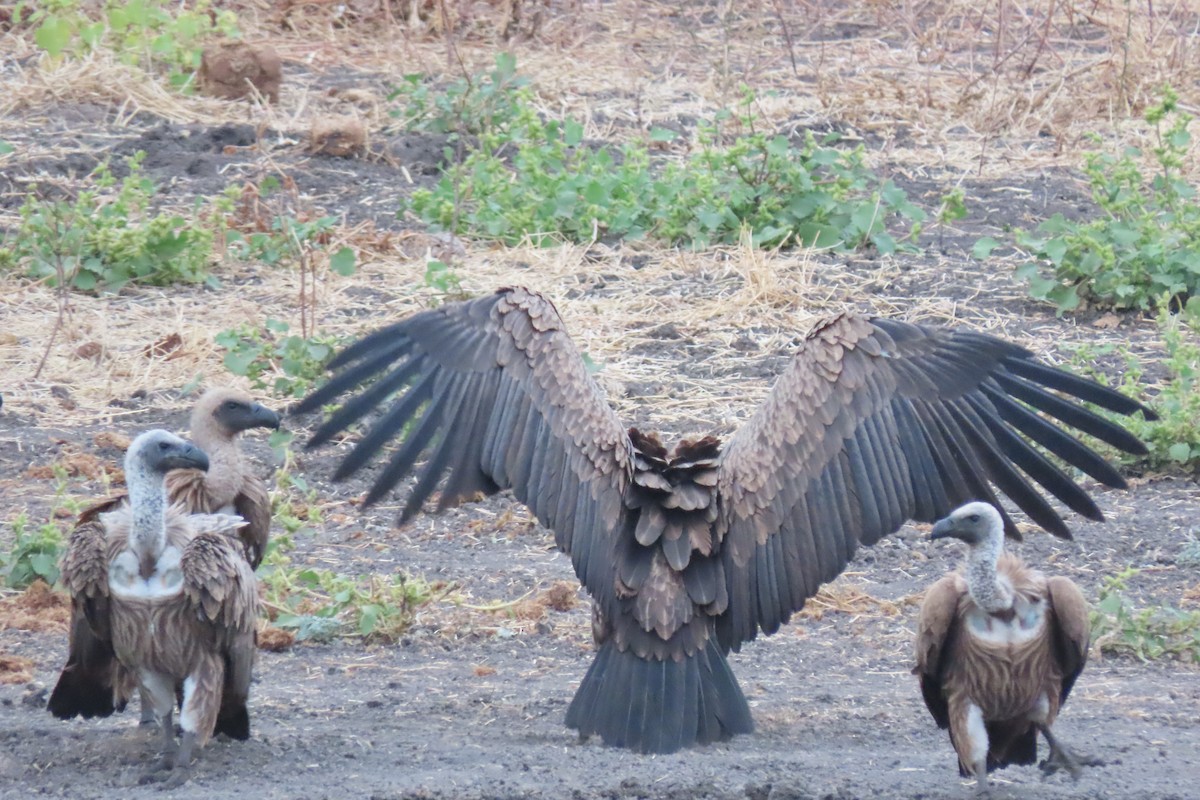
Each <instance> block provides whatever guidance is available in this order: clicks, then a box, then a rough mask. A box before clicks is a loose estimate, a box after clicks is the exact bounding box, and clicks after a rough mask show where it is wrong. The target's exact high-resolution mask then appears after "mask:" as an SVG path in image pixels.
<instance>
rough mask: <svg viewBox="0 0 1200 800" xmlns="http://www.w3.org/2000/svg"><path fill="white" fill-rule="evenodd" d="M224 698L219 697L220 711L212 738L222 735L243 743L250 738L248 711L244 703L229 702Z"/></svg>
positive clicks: (243, 701) (224, 696)
mask: <svg viewBox="0 0 1200 800" xmlns="http://www.w3.org/2000/svg"><path fill="white" fill-rule="evenodd" d="M226 697H227V695H223V696H222V697H221V710H220V711H218V712H217V724H216V725H214V726H213V736H216V735H217V734H218V733H223V734H225V735H226V736H228V737H229V738H230V739H240V740H242V741H245V740H246V739H249V738H250V711H249V710H248V709H247V708H246V701H245V700H244V699H243V700H242V701H241V702H229V701H227V700H226Z"/></svg>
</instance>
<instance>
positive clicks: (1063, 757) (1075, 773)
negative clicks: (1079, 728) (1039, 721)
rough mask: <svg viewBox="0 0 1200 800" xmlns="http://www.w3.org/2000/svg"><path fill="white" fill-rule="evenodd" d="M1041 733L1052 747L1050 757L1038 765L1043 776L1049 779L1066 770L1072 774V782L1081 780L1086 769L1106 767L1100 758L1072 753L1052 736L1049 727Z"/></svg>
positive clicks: (1044, 728)
mask: <svg viewBox="0 0 1200 800" xmlns="http://www.w3.org/2000/svg"><path fill="white" fill-rule="evenodd" d="M1041 731H1042V735H1043V736H1045V737H1046V741H1047V743H1049V745H1050V755H1049V756H1047V757H1046V760H1045V761H1043V762H1042V763H1040V764H1038V768H1039V769H1040V770H1041V771H1042V774H1043V776H1046V777H1048V776H1050V775H1053V774H1055V773H1056V772H1058V771H1059V770H1066V771H1067V772H1068V773H1070V775H1071V779H1072V780H1079V776H1080V775H1082V774H1083V768H1084V767H1102V766H1104V762H1103V761H1101V760H1100V759H1098V758H1094V757H1092V756H1086V755H1079V754H1077V753H1075V752H1074V751H1072V750H1071V748H1069V747H1067V746H1066V745H1065V744H1063V743H1062V742H1061V741H1060V740H1059V739H1058V738H1057V737H1056V736H1055V735H1054V734H1052V733H1051V732H1050V729H1049V728H1048V727H1043V728H1042V729H1041Z"/></svg>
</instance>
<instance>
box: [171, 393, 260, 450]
mask: <svg viewBox="0 0 1200 800" xmlns="http://www.w3.org/2000/svg"><path fill="white" fill-rule="evenodd" d="M279 421H280V420H279V414H277V413H276V412H274V411H272V410H271V409H269V408H267V407H266V406H264V405H262V404H260V403H256V402H254V399H253V398H252V397H250V395H248V394H246V393H244V392H239V391H237V390H235V389H209V390H208V391H207V392H205V393H204V395H203V396H201V398H200V400H199V401H198V402H197V403H196V407H195V409H194V410H193V411H192V422H191V425H192V435H193V436H195V437H196V438H197V439H203V440H208V439H218V440H221V441H232V440H233V439H234V438H235V437H236V436H237V435H238V434H239V433H242V432H243V431H248V430H250V429H251V428H270V429H271V430H279Z"/></svg>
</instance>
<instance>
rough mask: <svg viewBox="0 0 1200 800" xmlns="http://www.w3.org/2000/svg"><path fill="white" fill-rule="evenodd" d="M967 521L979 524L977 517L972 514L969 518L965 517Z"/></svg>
mask: <svg viewBox="0 0 1200 800" xmlns="http://www.w3.org/2000/svg"><path fill="white" fill-rule="evenodd" d="M967 519H969V520H971V522H979V515H978V514H972V515H971V516H969V517H967Z"/></svg>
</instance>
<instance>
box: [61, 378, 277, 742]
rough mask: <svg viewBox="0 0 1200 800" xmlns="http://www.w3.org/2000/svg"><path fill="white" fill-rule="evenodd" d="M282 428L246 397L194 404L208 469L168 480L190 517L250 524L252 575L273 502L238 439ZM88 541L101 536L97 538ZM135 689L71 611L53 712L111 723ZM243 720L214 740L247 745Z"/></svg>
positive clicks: (246, 541) (86, 520)
mask: <svg viewBox="0 0 1200 800" xmlns="http://www.w3.org/2000/svg"><path fill="white" fill-rule="evenodd" d="M279 423H280V419H279V414H277V413H276V412H274V411H272V410H271V409H269V408H266V407H264V406H262V405H260V404H259V403H257V402H255V401H254V399H253V398H251V397H250V396H249V395H247V394H245V393H243V392H239V391H237V390H234V389H224V388H221V389H210V390H209V391H207V392H205V393H204V394H203V395H202V396H201V397H200V399H199V400H198V401H197V402H196V406H195V408H193V409H192V415H191V433H192V438H193V439H195V441H196V444H197V446H199V447H200V448H201V450H203V451H204V452H205V453H206V454H207V455H208V458H209V468H208V470H207V471H205V470H199V469H177V470H173V471H171V472H170V473H169V474H168V475H167V477H166V486H167V494H168V498H169V500H170V502H171V503H172V504H173V505H176V506H178V507H180V508H181V509H182V510H184V511H186V512H187V513H191V514H200V513H225V514H237V515H238V516H240V517H242V518H243V519H244V520H246V523H247V524H246V525H245V526H244V527H242V528H241V529H240V530H238V531H237V532H236V534H237V536H238V538H239V539H240V540H241V544H242V548H243V550H244V553H245V558H246V559H247V560H248V561H249V562H250V566H251V568H252V569H255V568H257V567H258V564H259V562H260V561H262V557H263V553H264V551H265V550H266V547H267V539H268V536H269V535H270V527H271V497H270V494H269V492H268V491H267V485H266V483H265V482H264V481H263V480H262V479H261V478H259V477H258V476H257V475H255V474H254V473H253V472H252V471H251V470H250V466H249V465H248V464H247V463H246V461H245V456H244V454H243V453H242V448H241V445H240V444H239V439H240V437H241V434H242V433H243V432H245V431H248V430H251V429H253V428H272V429H278V428H279ZM125 499H126V493H124V492H121V493H118V494H114V495H112V496H111V497H108V498H105V499H104V500H102V501H100V502H99V503H96V504H95V505H93V506H91V507H90V508H88V509H86V510H84V511H83V513H82V514H80V516H79V520H78V521H77V522H76V525H75V531H76V533H78V532H79V531H81V530H82V529H85V528H99V526H100V522H99V520H100V516H101V515H102V514H105V513H107V512H110V511H114V510H115V509H117V508H118V507H119V506H120V505H121V503H122V502H123V501H124V500H125ZM88 535H97V534H96V532H95V531H91V532H89V533H88ZM131 682H132V676H129V675H124V674H123V673H122V671H121V666H120V663H119V662H118V661H117V660H116V659H115V658H114V654H113V649H112V642H111V641H110V640H109V639H108V637H107V635H104V636H100V635H98V634H97V632H96V631H94V630H93V629H92V628H91V626H90V625H89V624H88V617H87V615H86V614H84V613H83V609H82V608H81V607H79V605H78V604H77V605H76V607H75V608H74V609H73V611H72V618H71V636H70V641H69V645H68V653H67V663H66V665H65V666H64V667H63V670H62V673H61V675H60V676H59V679H58V682H57V684H56V685H55V687H54V691H53V692H51V694H50V700H49V703H48V704H47V707H48V708H49V710H50V712H51V713H52V714H54V716H56V717H58V718H60V719H70V718H71V717H74V716H76V715H80V716H83V717H85V718H90V717H96V716H101V717H106V716H108V715H110V714H112V713H113V711H114V710H119V709H124V707H125V700H126V699H127V692H128V689H129V688H130V687H131V685H132V684H131ZM122 684H124V686H122ZM238 719H240V718H226V717H222V718H220V719H219V720H218V722H219V724H220V725H222V726H225V727H220V728H218V729H217V731H216V732H217V733H224V734H226V735H228V736H232V737H234V738H239V739H245V738H246V737H247V736H249V729H248V728H243V726H241V725H240V723H238V722H237V720H238ZM142 722H144V723H152V722H154V713H153V709H152V708H151V707H150V705H149V704H147V703H145V702H143V704H142ZM227 723H229V724H228V725H227Z"/></svg>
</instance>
